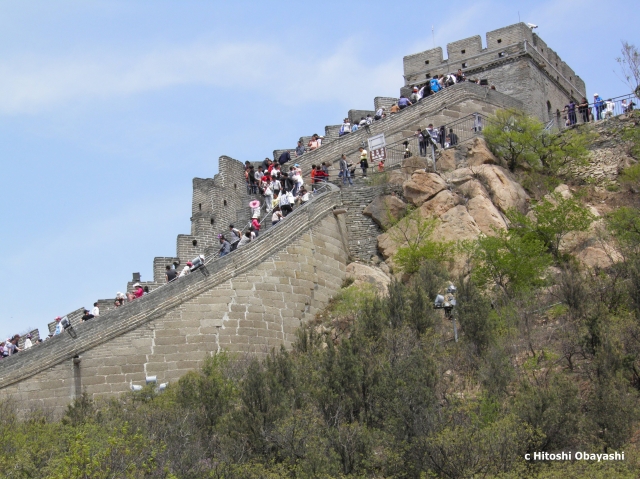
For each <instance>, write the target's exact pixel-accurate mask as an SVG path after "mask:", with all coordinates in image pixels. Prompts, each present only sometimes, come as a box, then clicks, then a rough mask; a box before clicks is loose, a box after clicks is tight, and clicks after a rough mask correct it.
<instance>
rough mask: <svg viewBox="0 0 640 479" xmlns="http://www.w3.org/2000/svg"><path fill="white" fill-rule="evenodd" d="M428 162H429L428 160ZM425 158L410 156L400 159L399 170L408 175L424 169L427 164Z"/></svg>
mask: <svg viewBox="0 0 640 479" xmlns="http://www.w3.org/2000/svg"><path fill="white" fill-rule="evenodd" d="M429 163H430V162H429ZM429 163H428V162H427V159H426V158H422V157H420V156H412V157H410V158H406V159H404V160H402V164H401V165H400V171H401V172H402V173H404V174H405V175H408V176H409V177H410V176H411V175H412V174H413V173H414V172H415V171H417V170H424V169H425V168H426V167H427V165H428V164H429Z"/></svg>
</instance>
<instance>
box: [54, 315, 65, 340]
mask: <svg viewBox="0 0 640 479" xmlns="http://www.w3.org/2000/svg"><path fill="white" fill-rule="evenodd" d="M61 319H62V318H61V317H60V316H58V317H56V319H55V321H56V330H55V331H54V332H53V335H54V336H57V335H58V334H60V333H62V329H63V328H62V324H60V320H61Z"/></svg>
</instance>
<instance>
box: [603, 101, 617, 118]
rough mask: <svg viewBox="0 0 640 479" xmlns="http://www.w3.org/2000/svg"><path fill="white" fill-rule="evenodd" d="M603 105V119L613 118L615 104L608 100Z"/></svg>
mask: <svg viewBox="0 0 640 479" xmlns="http://www.w3.org/2000/svg"><path fill="white" fill-rule="evenodd" d="M604 104H605V109H604V117H605V118H613V112H614V110H615V107H616V105H615V103H613V101H612V100H611V98H609V99H608V100H607V101H606V102H605V103H604Z"/></svg>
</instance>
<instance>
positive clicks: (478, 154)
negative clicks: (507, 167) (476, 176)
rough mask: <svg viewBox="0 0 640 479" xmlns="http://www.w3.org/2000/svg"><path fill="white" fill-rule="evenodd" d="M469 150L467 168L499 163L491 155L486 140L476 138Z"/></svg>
mask: <svg viewBox="0 0 640 479" xmlns="http://www.w3.org/2000/svg"><path fill="white" fill-rule="evenodd" d="M467 148H468V149H467V153H466V157H467V166H480V165H495V164H497V163H498V159H497V158H496V157H495V155H494V154H493V153H491V150H489V147H488V146H487V143H486V142H485V141H484V138H480V137H476V138H475V139H474V140H473V142H472V143H471V146H469V147H467Z"/></svg>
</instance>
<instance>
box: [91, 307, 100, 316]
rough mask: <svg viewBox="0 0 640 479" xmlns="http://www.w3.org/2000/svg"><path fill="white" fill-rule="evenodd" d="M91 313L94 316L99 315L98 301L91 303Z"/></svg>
mask: <svg viewBox="0 0 640 479" xmlns="http://www.w3.org/2000/svg"><path fill="white" fill-rule="evenodd" d="M91 314H93V317H94V318H97V317H98V316H100V308H99V307H98V303H93V309H92V310H91Z"/></svg>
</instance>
